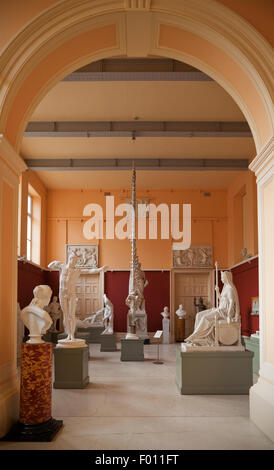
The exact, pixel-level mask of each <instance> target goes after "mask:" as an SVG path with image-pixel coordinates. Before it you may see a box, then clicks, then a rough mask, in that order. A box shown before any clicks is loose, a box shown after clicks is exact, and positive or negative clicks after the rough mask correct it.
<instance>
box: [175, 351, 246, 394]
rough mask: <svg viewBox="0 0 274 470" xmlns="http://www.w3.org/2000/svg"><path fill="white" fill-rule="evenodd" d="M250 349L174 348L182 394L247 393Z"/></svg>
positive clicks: (177, 379)
mask: <svg viewBox="0 0 274 470" xmlns="http://www.w3.org/2000/svg"><path fill="white" fill-rule="evenodd" d="M252 359H253V353H252V352H250V351H236V350H235V351H227V350H225V351H212V352H211V351H196V352H195V351H194V352H190V351H188V352H182V351H181V349H180V348H177V351H176V362H177V370H176V384H177V386H178V388H179V390H180V392H181V394H182V395H203V394H205V395H211V394H214V395H248V393H249V389H250V387H251V386H252V385H253V371H252Z"/></svg>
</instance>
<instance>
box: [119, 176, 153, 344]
mask: <svg viewBox="0 0 274 470" xmlns="http://www.w3.org/2000/svg"><path fill="white" fill-rule="evenodd" d="M131 205H132V208H133V209H134V214H135V213H136V170H135V168H134V167H133V169H132V183H131ZM131 224H132V227H131V240H130V241H131V262H130V276H129V286H128V296H127V298H126V301H125V303H126V305H127V306H128V307H129V311H128V315H127V335H126V339H139V338H140V339H144V340H146V339H149V335H148V332H147V314H146V309H145V298H144V289H145V287H146V286H147V285H148V281H147V279H146V276H145V273H144V272H143V271H142V268H141V263H140V261H139V258H138V255H137V247H136V222H135V217H132V218H131Z"/></svg>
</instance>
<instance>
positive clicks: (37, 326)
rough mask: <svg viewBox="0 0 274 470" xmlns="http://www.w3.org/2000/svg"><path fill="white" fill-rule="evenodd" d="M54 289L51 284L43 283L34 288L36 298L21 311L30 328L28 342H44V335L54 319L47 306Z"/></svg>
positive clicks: (24, 321)
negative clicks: (46, 308)
mask: <svg viewBox="0 0 274 470" xmlns="http://www.w3.org/2000/svg"><path fill="white" fill-rule="evenodd" d="M51 294H52V290H51V288H50V287H49V286H46V285H41V286H36V287H35V288H34V289H33V295H34V298H33V299H32V301H31V302H30V304H29V305H28V306H27V307H25V308H23V310H22V311H21V320H22V322H23V323H24V325H25V326H26V327H27V328H28V330H29V336H30V339H29V340H28V341H27V343H44V341H43V340H42V335H44V334H45V333H46V331H47V330H48V329H49V327H50V326H51V325H52V319H51V317H50V315H49V314H48V312H47V311H46V310H44V309H45V307H46V306H47V305H48V304H49V301H50V298H51Z"/></svg>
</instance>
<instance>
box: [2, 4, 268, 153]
mask: <svg viewBox="0 0 274 470" xmlns="http://www.w3.org/2000/svg"><path fill="white" fill-rule="evenodd" d="M129 10H130V11H129ZM137 10H139V12H138V11H137ZM136 11H137V13H136V14H141V12H142V14H144V15H149V18H150V19H154V22H156V23H157V24H159V21H160V16H159V15H162V18H164V17H165V20H164V24H167V22H168V21H169V22H171V23H172V22H173V24H174V22H175V23H177V25H179V26H180V27H181V28H182V27H183V28H186V29H187V28H188V27H189V28H190V30H191V31H192V32H194V33H195V34H198V35H199V36H200V37H202V38H204V39H205V40H207V41H209V42H211V43H212V44H214V45H217V47H219V48H220V50H222V51H224V53H225V54H227V55H228V56H230V57H231V58H232V59H233V60H234V61H235V62H236V63H237V64H238V66H239V67H241V68H242V70H243V72H244V73H245V74H246V75H247V76H248V78H249V80H250V81H251V82H252V83H253V85H254V87H255V89H256V93H257V95H258V97H260V98H259V99H260V100H261V102H262V105H263V107H264V109H265V112H266V115H267V116H268V121H269V123H270V127H271V129H272V131H273V129H274V118H273V115H271V112H272V106H273V104H272V100H271V96H272V93H273V84H272V78H271V77H272V70H271V61H272V57H273V51H272V48H271V46H270V44H269V43H268V42H267V41H266V40H265V39H264V37H263V36H262V35H261V34H260V33H259V32H258V31H257V30H256V29H255V28H254V27H252V26H251V25H250V24H249V23H248V22H247V21H246V20H245V19H243V18H242V17H241V16H240V15H238V14H236V13H234V12H233V11H232V10H230V9H229V8H227V7H225V6H224V5H220V4H218V3H216V2H215V1H213V0H207V2H204V0H188V2H178V1H176V0H169V2H167V1H166V0H153V1H149V0H138V1H137V0H135V1H133V0H109V1H105V0H104V1H103V0H97V1H94V2H90V1H88V0H78V1H77V2H75V0H68V1H66V2H59V3H58V4H57V5H54V6H52V7H51V8H48V9H47V10H44V11H43V12H42V13H41V14H39V15H38V16H36V17H35V18H34V19H33V20H32V21H31V22H29V23H28V24H27V25H26V26H24V27H23V28H22V29H21V30H20V31H19V32H18V34H17V35H16V36H15V37H13V39H12V40H11V41H10V42H9V44H8V45H7V47H6V49H5V50H4V51H3V54H2V57H1V59H0V66H1V68H2V70H3V73H2V80H1V90H0V110H1V115H2V118H1V124H0V130H1V129H4V128H5V124H6V121H7V117H8V113H9V110H10V108H11V106H12V103H13V100H14V98H15V96H16V94H17V92H18V90H19V88H20V86H21V84H22V82H23V81H24V78H26V76H27V75H28V74H29V73H30V72H31V71H32V70H33V69H34V68H35V66H37V64H38V63H39V61H40V60H41V57H43V56H45V55H47V54H48V53H50V52H51V51H52V50H54V49H55V48H56V47H57V46H58V45H60V44H61V43H64V42H65V41H66V40H68V39H71V38H72V37H73V35H74V36H75V35H76V36H77V34H80V33H81V32H83V31H84V28H86V27H87V25H88V24H90V22H91V21H93V22H94V23H96V24H98V25H99V23H101V24H102V23H104V22H105V20H106V17H107V16H116V25H117V38H118V44H117V47H116V50H110V51H105V52H104V53H102V54H99V56H98V55H96V54H95V55H93V54H91V55H90V56H89V58H84V59H83V58H81V59H82V62H81V59H79V61H76V62H75V63H74V64H70V67H67V69H66V70H63V71H62V73H59V74H58V75H56V76H55V77H52V80H50V83H48V87H47V88H46V89H44V90H43V93H42V92H41V94H40V93H38V95H39V96H38V95H37V96H36V100H35V105H37V104H38V102H39V101H40V100H41V98H42V96H43V94H45V93H46V92H47V91H49V89H50V88H51V87H52V86H53V85H54V84H55V83H57V81H58V80H60V79H61V78H62V77H63V76H64V75H65V74H68V73H70V72H71V71H72V70H73V68H76V67H79V66H81V65H84V64H85V63H86V60H98V59H100V58H106V57H111V56H115V55H119V54H121V53H122V54H126V53H127V52H126V51H127V37H126V35H127V33H126V24H127V22H126V15H127V14H128V13H130V14H135V12H136ZM187 25H188V26H187ZM152 29H153V27H152V25H150V34H151V31H152ZM155 33H156V31H155V30H154V31H153V34H151V40H152V43H151V50H149V48H148V51H147V53H148V54H149V53H153V49H155V51H156V54H157V55H163V53H164V51H163V50H161V48H159V47H158V45H157V34H156V35H155ZM173 52H174V54H173V57H174V56H175V52H176V51H173ZM164 55H166V54H164ZM167 56H168V52H167ZM170 57H172V53H171V51H170ZM178 58H179V60H184V55H183V54H178ZM189 59H191V58H189ZM189 63H191V62H190V61H189ZM192 64H193V65H194V66H199V63H198V60H195V59H193V58H192ZM202 66H203V69H204V70H205V64H202ZM205 71H206V70H205ZM209 72H210V73H211V76H212V75H213V73H214V70H213V71H212V70H209ZM215 76H216V79H217V81H218V82H219V83H220V84H221V85H222V86H224V84H225V83H226V89H227V91H228V92H229V93H230V94H231V95H232V96H233V98H234V99H235V100H236V102H237V104H238V105H239V106H240V107H241V109H242V110H243V111H244V112H245V115H246V117H247V118H248V120H249V124H250V126H251V128H252V131H253V137H254V139H255V143H256V147H257V150H258V151H259V150H260V147H261V145H262V144H263V142H261V139H260V135H259V131H258V130H257V127H256V116H252V115H251V112H249V110H248V109H247V106H246V105H245V103H244V102H243V100H242V99H241V97H240V96H238V95H237V93H236V91H235V90H233V87H232V86H231V87H230V89H229V83H228V81H227V80H225V77H224V78H223V82H222V77H220V76H217V74H215ZM33 109H34V103H30V104H29V108H28V111H27V112H26V115H25V119H24V123H22V125H21V126H20V129H18V136H17V141H16V149H17V148H19V146H20V142H21V138H22V133H23V129H24V126H25V124H26V122H27V121H28V118H29V117H30V114H31V111H33Z"/></svg>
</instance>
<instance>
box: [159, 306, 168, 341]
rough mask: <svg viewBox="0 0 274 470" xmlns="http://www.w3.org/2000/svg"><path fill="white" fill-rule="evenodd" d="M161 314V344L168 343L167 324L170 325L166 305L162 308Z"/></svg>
mask: <svg viewBox="0 0 274 470" xmlns="http://www.w3.org/2000/svg"><path fill="white" fill-rule="evenodd" d="M161 315H162V317H163V320H162V325H163V344H169V325H170V319H169V311H168V307H164V310H163V311H162V312H161Z"/></svg>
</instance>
